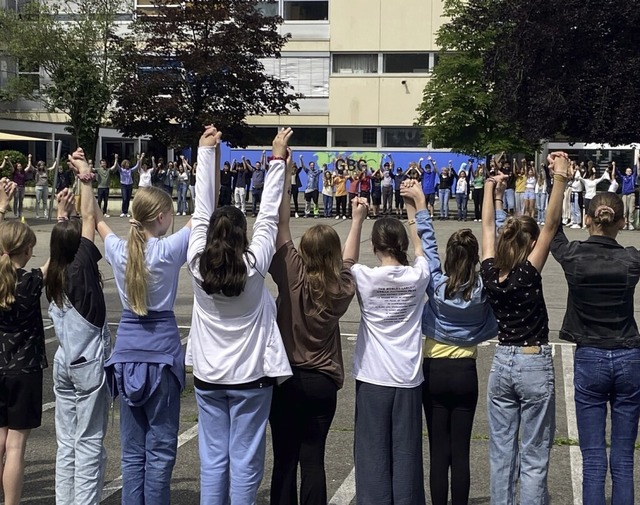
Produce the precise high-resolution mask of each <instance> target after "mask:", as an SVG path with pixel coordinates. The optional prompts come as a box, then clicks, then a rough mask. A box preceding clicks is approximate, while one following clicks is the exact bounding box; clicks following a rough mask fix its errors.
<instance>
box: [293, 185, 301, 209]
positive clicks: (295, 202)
mask: <svg viewBox="0 0 640 505" xmlns="http://www.w3.org/2000/svg"><path fill="white" fill-rule="evenodd" d="M298 192H299V190H298V185H297V184H292V185H291V198H293V211H294V212H295V213H296V214H297V213H298V212H300V209H299V203H298Z"/></svg>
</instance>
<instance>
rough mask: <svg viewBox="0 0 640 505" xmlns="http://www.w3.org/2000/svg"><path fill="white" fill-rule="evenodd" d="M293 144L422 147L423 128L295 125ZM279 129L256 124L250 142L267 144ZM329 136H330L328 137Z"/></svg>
mask: <svg viewBox="0 0 640 505" xmlns="http://www.w3.org/2000/svg"><path fill="white" fill-rule="evenodd" d="M294 129H295V135H294V136H293V137H291V145H292V146H295V147H302V146H304V147H337V148H342V147H346V148H363V147H366V148H383V147H389V148H400V147H421V146H422V141H421V133H422V130H421V128H414V127H400V128H380V145H378V128H323V127H300V126H296V127H294ZM277 132H278V128H277V127H263V126H261V127H256V128H254V131H253V134H254V137H253V138H252V139H251V141H250V142H251V145H256V146H267V145H270V144H271V141H272V140H273V137H274V136H275V135H276V133H277ZM329 138H330V139H331V140H329Z"/></svg>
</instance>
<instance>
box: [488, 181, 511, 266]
mask: <svg viewBox="0 0 640 505" xmlns="http://www.w3.org/2000/svg"><path fill="white" fill-rule="evenodd" d="M507 178H508V176H507V175H505V174H502V173H498V174H496V175H495V176H493V177H489V178H488V179H487V180H486V181H485V183H484V184H485V186H484V200H483V202H482V260H483V261H484V260H485V259H487V258H493V257H494V256H495V255H496V215H495V213H496V209H497V210H501V209H502V208H503V199H504V188H505V182H506V180H507Z"/></svg>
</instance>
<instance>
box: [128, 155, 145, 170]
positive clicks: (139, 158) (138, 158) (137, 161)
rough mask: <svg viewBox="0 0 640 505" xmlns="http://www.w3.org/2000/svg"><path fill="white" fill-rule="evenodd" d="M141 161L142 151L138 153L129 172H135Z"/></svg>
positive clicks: (142, 159)
mask: <svg viewBox="0 0 640 505" xmlns="http://www.w3.org/2000/svg"><path fill="white" fill-rule="evenodd" d="M143 161H144V153H142V154H138V156H137V158H136V164H135V165H133V167H131V172H135V171H136V170H138V169H139V168H140V166H141V165H142V162H143Z"/></svg>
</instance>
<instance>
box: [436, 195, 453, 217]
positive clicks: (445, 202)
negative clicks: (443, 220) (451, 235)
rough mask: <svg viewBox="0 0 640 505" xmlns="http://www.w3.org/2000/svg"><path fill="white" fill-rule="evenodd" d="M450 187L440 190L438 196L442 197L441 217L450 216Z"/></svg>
mask: <svg viewBox="0 0 640 505" xmlns="http://www.w3.org/2000/svg"><path fill="white" fill-rule="evenodd" d="M450 196H451V190H450V189H440V190H438V198H439V199H440V217H449V197H450Z"/></svg>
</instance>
